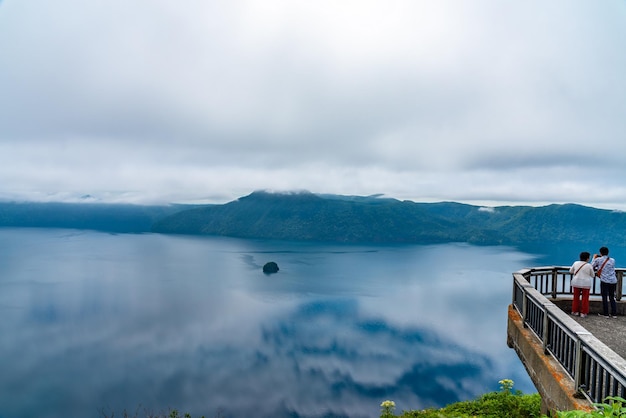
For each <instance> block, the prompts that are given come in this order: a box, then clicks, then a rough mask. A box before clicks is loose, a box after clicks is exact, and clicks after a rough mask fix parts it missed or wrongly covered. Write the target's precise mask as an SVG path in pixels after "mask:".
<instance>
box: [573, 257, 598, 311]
mask: <svg viewBox="0 0 626 418" xmlns="http://www.w3.org/2000/svg"><path fill="white" fill-rule="evenodd" d="M590 257H591V254H589V253H588V252H586V251H583V252H582V253H580V260H579V261H575V262H574V264H572V267H570V269H569V272H570V273H572V274H573V277H572V282H571V286H572V290H573V292H574V299H573V300H572V315H576V316H578V315H580V317H581V318H584V317H586V316H587V315H588V314H589V291H590V289H591V284H592V283H593V277H594V275H595V272H594V271H593V267H592V266H591V264H589V258H590ZM581 296H582V300H581Z"/></svg>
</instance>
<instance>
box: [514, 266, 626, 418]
mask: <svg viewBox="0 0 626 418" xmlns="http://www.w3.org/2000/svg"><path fill="white" fill-rule="evenodd" d="M625 271H626V269H616V274H617V280H618V282H617V291H616V300H617V314H618V316H617V318H604V317H600V316H598V315H597V314H598V313H600V312H602V301H601V296H600V281H599V279H597V278H596V279H594V283H593V285H592V288H591V292H590V297H589V300H590V302H589V310H590V311H589V316H587V317H586V318H580V317H577V316H572V315H570V314H569V312H571V305H572V290H571V287H570V281H571V278H572V274H571V273H570V272H569V266H568V267H560V266H557V267H555V266H552V267H538V268H531V269H525V270H520V271H518V272H515V273H513V297H512V303H511V305H509V312H508V326H507V344H508V345H509V347H511V348H513V349H515V351H516V352H517V354H518V356H519V358H520V360H521V361H522V363H523V364H524V366H525V367H526V370H527V371H528V374H529V376H530V378H531V380H532V381H533V383H534V385H535V387H536V388H537V391H538V392H539V394H540V395H541V398H542V411H543V412H544V413H547V412H548V411H565V410H574V409H579V410H587V411H590V410H593V409H594V407H593V404H594V403H600V402H604V400H605V399H606V398H607V397H609V396H619V397H622V398H626V360H625V358H626V341H625V337H626V302H624V301H622V296H623V294H624V290H623V276H624V272H625Z"/></svg>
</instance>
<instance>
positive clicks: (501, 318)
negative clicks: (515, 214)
mask: <svg viewBox="0 0 626 418" xmlns="http://www.w3.org/2000/svg"><path fill="white" fill-rule="evenodd" d="M0 246H1V248H3V251H2V252H0V333H1V335H2V337H1V338H0V370H2V374H1V375H0V394H1V395H0V397H1V398H0V417H3V418H5V417H24V416H37V417H58V416H71V417H89V416H93V417H98V416H102V414H101V412H105V413H106V412H109V413H111V412H115V413H116V415H117V416H119V415H121V411H123V410H124V409H126V410H128V411H132V412H133V413H134V411H135V410H137V409H138V408H139V410H141V411H143V410H144V409H145V410H148V411H152V412H162V411H167V410H168V408H177V409H179V410H182V411H184V412H190V413H191V414H192V415H193V416H200V415H203V414H204V415H205V416H215V415H217V414H218V413H219V414H221V415H222V416H225V417H242V416H258V417H270V416H271V417H287V416H289V417H298V416H300V417H322V416H350V417H357V416H363V417H372V416H378V413H379V405H380V402H381V401H383V400H385V399H393V400H394V401H395V402H396V405H397V408H398V410H399V411H401V410H403V409H417V408H425V407H433V406H435V407H436V406H442V405H444V404H447V403H450V402H454V401H457V400H463V399H469V398H473V397H475V396H477V395H478V394H481V393H484V392H486V391H490V390H497V389H498V383H497V382H498V380H500V379H502V378H511V379H513V380H515V381H516V388H517V389H521V390H523V391H524V392H527V393H528V392H534V388H533V387H532V384H531V383H530V381H529V379H528V377H527V375H526V372H525V371H524V368H523V366H522V365H521V363H520V362H519V360H518V359H517V356H516V355H515V353H514V351H513V350H511V349H509V348H508V347H507V346H506V309H507V305H508V304H509V303H510V295H511V273H512V272H513V271H515V270H518V269H520V268H523V267H527V266H529V265H533V263H534V262H533V259H532V258H531V256H529V255H527V254H524V253H520V252H516V251H513V250H511V249H508V248H479V247H471V246H466V245H457V244H454V245H440V246H388V247H385V246H380V247H369V246H333V245H314V244H304V243H276V242H261V241H250V240H234V239H224V238H192V237H178V236H162V235H154V234H145V235H108V234H102V233H96V232H81V231H68V230H36V229H0ZM268 261H275V262H277V263H278V265H279V266H280V271H279V272H278V273H277V274H273V275H269V276H268V275H264V274H263V273H262V271H261V267H262V266H263V264H265V263H266V262H268Z"/></svg>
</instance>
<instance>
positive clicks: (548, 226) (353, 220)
mask: <svg viewBox="0 0 626 418" xmlns="http://www.w3.org/2000/svg"><path fill="white" fill-rule="evenodd" d="M153 231H154V232H162V233H183V234H208V235H224V236H233V237H241V238H266V239H281V240H314V241H331V242H345V243H358V242H363V243H365V242H370V243H440V242H467V243H473V244H485V245H495V244H511V245H515V244H520V243H533V242H546V241H549V242H555V243H558V242H611V243H613V244H614V245H624V243H626V236H625V234H624V233H625V232H626V213H623V212H616V211H610V210H603V209H595V208H591V207H586V206H581V205H575V204H565V205H556V204H555V205H549V206H544V207H530V206H501V207H495V208H482V207H479V206H472V205H467V204H461V203H455V202H442V203H416V202H412V201H399V200H396V199H389V198H378V197H359V196H355V197H351V196H334V195H316V194H312V193H306V192H303V193H291V194H273V193H267V192H254V193H252V194H250V195H248V196H245V197H242V198H240V199H238V200H235V201H232V202H229V203H226V204H224V205H212V206H207V207H198V208H194V209H191V210H187V211H181V212H177V213H175V214H172V215H170V216H167V217H165V218H163V219H161V220H159V221H158V222H156V223H155V224H154V227H153Z"/></svg>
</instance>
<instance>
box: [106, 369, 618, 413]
mask: <svg viewBox="0 0 626 418" xmlns="http://www.w3.org/2000/svg"><path fill="white" fill-rule="evenodd" d="M499 383H500V391H499V392H489V393H486V394H484V395H482V396H480V397H479V398H477V399H475V400H472V401H463V402H456V403H453V404H450V405H447V406H445V407H443V408H440V409H434V408H431V409H424V410H415V411H403V412H402V413H401V414H400V415H395V413H394V410H395V408H396V404H395V402H394V401H391V400H386V401H384V402H383V403H381V404H380V407H381V410H380V418H395V417H400V418H477V417H481V418H547V416H546V415H543V414H541V397H540V396H539V394H537V393H535V394H531V395H525V394H523V393H522V392H521V391H519V390H515V391H514V390H513V384H514V383H513V381H512V380H510V379H503V380H501V381H500V382H499ZM625 405H626V400H625V399H623V398H620V397H608V398H606V400H605V403H600V404H595V406H596V407H597V410H595V411H592V412H586V411H561V412H557V413H556V414H555V417H556V418H610V417H624V418H626V406H625ZM102 416H103V418H114V417H115V416H116V415H115V414H114V413H110V414H106V413H104V412H102ZM120 416H121V417H123V418H138V416H139V415H138V412H135V413H134V414H129V413H128V412H127V411H124V412H123V413H122V414H121V415H120ZM145 417H146V418H192V416H191V415H190V414H184V415H183V414H181V413H179V412H178V411H177V410H176V409H174V410H170V411H169V412H167V413H160V414H153V413H147V412H146V414H145ZM220 417H222V414H221V413H218V414H217V415H216V418H220ZM201 418H204V416H202V417H201Z"/></svg>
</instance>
